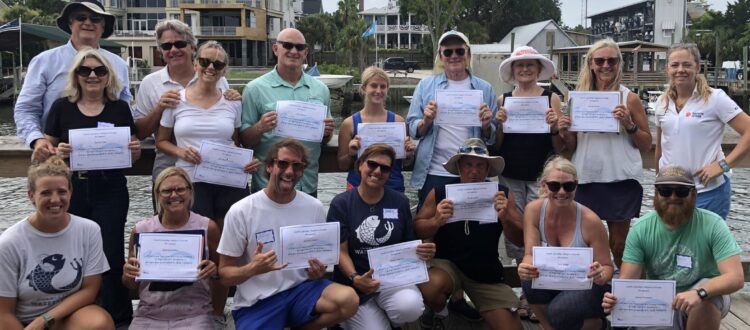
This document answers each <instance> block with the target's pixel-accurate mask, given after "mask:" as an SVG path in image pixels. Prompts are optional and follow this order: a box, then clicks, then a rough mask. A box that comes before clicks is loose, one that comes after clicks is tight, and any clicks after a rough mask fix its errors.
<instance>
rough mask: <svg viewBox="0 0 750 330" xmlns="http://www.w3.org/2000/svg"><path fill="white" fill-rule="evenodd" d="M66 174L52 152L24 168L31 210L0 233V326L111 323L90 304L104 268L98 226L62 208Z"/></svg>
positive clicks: (13, 329) (8, 329)
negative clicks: (49, 155) (36, 163)
mask: <svg viewBox="0 0 750 330" xmlns="http://www.w3.org/2000/svg"><path fill="white" fill-rule="evenodd" d="M70 174H71V173H70V169H68V167H67V166H66V165H65V162H64V161H63V160H62V159H61V158H60V157H58V156H51V157H50V158H48V159H47V160H46V161H45V162H43V163H41V164H39V165H32V166H31V167H30V168H29V172H28V175H27V177H28V196H29V200H30V201H31V204H32V205H33V206H34V208H35V211H34V213H32V214H31V215H29V216H28V217H26V218H25V219H23V220H21V221H19V222H17V223H15V224H14V225H12V226H11V227H10V228H8V229H6V230H5V231H4V232H3V233H2V234H1V235H0V260H2V261H1V262H0V329H4V330H21V329H111V330H114V329H115V325H114V323H113V321H112V317H110V315H109V313H107V311H106V310H104V309H102V308H101V307H99V306H97V305H96V304H95V300H96V295H97V292H98V291H99V287H100V285H101V283H102V273H104V272H106V271H107V270H109V265H108V264H107V259H106V258H105V257H104V253H103V250H102V237H101V234H100V233H99V231H100V230H99V226H98V225H97V224H96V223H94V222H93V221H91V220H88V219H85V218H82V217H79V216H76V215H73V214H70V213H68V206H69V205H70V204H69V203H70V198H71V192H72V191H71V181H70ZM121 236H122V234H121ZM120 248H121V249H122V247H120ZM121 252H122V251H121Z"/></svg>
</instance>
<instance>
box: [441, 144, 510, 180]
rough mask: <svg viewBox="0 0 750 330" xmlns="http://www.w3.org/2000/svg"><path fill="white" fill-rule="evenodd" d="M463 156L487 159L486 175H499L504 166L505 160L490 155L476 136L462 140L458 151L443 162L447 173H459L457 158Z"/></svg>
mask: <svg viewBox="0 0 750 330" xmlns="http://www.w3.org/2000/svg"><path fill="white" fill-rule="evenodd" d="M465 156H471V157H479V158H484V159H487V160H488V161H489V166H488V167H489V169H488V172H487V176H488V177H492V176H498V175H500V173H503V169H504V168H505V160H503V157H500V156H490V154H489V152H488V150H487V146H486V145H485V144H484V142H483V141H482V140H481V139H477V138H471V139H467V140H466V141H464V143H463V145H461V147H460V148H458V153H457V154H455V155H453V156H452V157H451V158H450V159H448V161H447V162H445V164H443V167H444V168H445V170H446V171H448V173H451V174H455V175H459V173H458V160H459V159H461V157H465Z"/></svg>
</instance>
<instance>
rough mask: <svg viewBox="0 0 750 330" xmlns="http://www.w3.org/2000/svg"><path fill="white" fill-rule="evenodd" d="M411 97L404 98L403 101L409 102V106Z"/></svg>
mask: <svg viewBox="0 0 750 330" xmlns="http://www.w3.org/2000/svg"><path fill="white" fill-rule="evenodd" d="M411 97H412V96H411V95H409V96H404V100H406V102H409V104H411Z"/></svg>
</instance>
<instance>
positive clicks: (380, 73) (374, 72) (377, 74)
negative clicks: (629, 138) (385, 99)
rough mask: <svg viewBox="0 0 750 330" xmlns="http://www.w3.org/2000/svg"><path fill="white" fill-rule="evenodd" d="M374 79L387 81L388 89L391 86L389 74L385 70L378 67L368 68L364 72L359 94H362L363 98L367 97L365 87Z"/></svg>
mask: <svg viewBox="0 0 750 330" xmlns="http://www.w3.org/2000/svg"><path fill="white" fill-rule="evenodd" d="M373 78H381V79H383V80H385V84H386V87H389V86H391V80H390V79H388V73H386V72H385V70H383V69H381V68H378V67H376V66H371V67H368V68H367V69H365V71H362V78H361V80H362V85H361V86H360V87H359V93H360V94H362V96H364V95H365V87H366V86H367V84H368V83H370V80H372V79H373ZM386 92H387V91H386Z"/></svg>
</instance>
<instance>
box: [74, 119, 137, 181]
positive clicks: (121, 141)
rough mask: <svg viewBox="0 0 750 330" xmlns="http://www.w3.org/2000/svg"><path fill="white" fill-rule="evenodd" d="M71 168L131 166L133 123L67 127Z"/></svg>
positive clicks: (88, 168) (102, 168)
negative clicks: (131, 129)
mask: <svg viewBox="0 0 750 330" xmlns="http://www.w3.org/2000/svg"><path fill="white" fill-rule="evenodd" d="M68 135H69V141H70V146H71V148H72V151H71V153H70V169H71V170H73V171H82V170H108V169H115V168H128V167H131V166H132V162H131V158H130V149H128V143H130V127H101V128H79V129H72V130H70V131H68Z"/></svg>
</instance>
